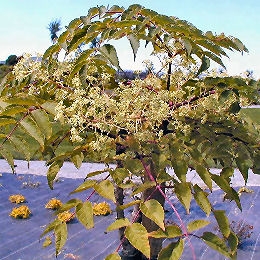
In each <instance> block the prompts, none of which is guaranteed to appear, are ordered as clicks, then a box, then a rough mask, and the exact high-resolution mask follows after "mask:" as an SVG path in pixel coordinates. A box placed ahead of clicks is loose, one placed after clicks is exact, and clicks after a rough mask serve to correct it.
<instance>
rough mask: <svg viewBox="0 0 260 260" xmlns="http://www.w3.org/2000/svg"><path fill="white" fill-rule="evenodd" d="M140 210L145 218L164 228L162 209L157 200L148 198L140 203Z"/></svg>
mask: <svg viewBox="0 0 260 260" xmlns="http://www.w3.org/2000/svg"><path fill="white" fill-rule="evenodd" d="M140 210H141V211H142V213H143V214H144V215H145V216H146V217H147V218H149V219H151V220H152V221H153V222H154V223H155V224H157V225H158V226H159V227H160V228H161V229H162V230H165V227H164V209H163V207H162V205H161V204H160V203H159V202H158V201H157V200H154V199H150V200H147V201H145V202H144V203H141V204H140Z"/></svg>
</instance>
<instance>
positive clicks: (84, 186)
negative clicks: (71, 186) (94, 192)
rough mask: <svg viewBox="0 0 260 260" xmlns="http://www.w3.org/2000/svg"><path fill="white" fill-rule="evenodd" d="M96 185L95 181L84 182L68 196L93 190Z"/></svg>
mask: <svg viewBox="0 0 260 260" xmlns="http://www.w3.org/2000/svg"><path fill="white" fill-rule="evenodd" d="M96 183H97V181H95V180H86V181H84V182H83V183H82V184H81V185H79V186H78V188H76V189H75V190H74V191H72V192H71V193H70V194H73V193H77V192H82V191H84V190H87V189H90V188H94V186H95V185H96Z"/></svg>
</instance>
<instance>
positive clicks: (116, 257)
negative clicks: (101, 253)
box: [105, 253, 121, 260]
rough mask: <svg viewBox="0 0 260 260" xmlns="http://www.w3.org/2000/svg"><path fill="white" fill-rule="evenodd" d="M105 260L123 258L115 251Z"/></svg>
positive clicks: (119, 259)
mask: <svg viewBox="0 0 260 260" xmlns="http://www.w3.org/2000/svg"><path fill="white" fill-rule="evenodd" d="M105 260H121V257H120V256H119V254H118V253H113V254H110V255H108V256H107V257H106V258H105Z"/></svg>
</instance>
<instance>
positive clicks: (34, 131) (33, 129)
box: [20, 117, 44, 147]
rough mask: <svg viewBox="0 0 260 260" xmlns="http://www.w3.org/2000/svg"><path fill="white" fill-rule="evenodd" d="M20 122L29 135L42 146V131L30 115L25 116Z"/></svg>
mask: <svg viewBox="0 0 260 260" xmlns="http://www.w3.org/2000/svg"><path fill="white" fill-rule="evenodd" d="M20 124H21V125H22V126H23V128H24V129H25V131H26V132H27V133H28V134H29V135H30V136H31V137H33V138H34V139H35V140H36V141H37V142H38V143H39V144H40V145H41V146H42V147H43V146H44V137H43V135H42V132H41V130H40V128H39V126H38V125H36V123H35V121H34V120H32V118H31V117H25V118H24V119H23V120H22V121H21V122H20Z"/></svg>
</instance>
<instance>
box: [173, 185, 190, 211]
mask: <svg viewBox="0 0 260 260" xmlns="http://www.w3.org/2000/svg"><path fill="white" fill-rule="evenodd" d="M190 185H191V183H190V182H181V183H176V184H175V185H174V192H175V194H176V196H177V197H178V199H179V201H180V202H181V203H182V205H183V206H184V207H185V209H186V211H187V213H188V212H189V211H190V202H191V198H192V195H191V189H190Z"/></svg>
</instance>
